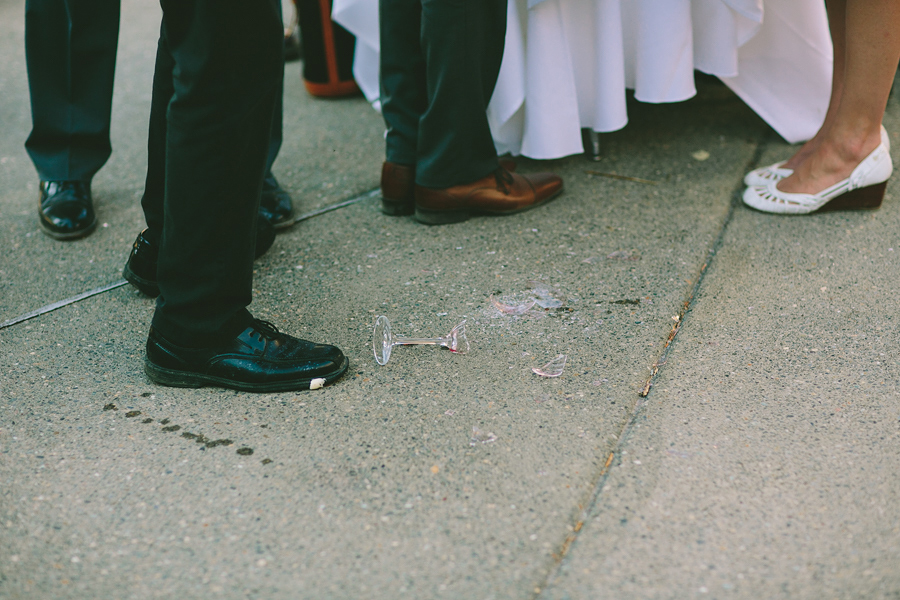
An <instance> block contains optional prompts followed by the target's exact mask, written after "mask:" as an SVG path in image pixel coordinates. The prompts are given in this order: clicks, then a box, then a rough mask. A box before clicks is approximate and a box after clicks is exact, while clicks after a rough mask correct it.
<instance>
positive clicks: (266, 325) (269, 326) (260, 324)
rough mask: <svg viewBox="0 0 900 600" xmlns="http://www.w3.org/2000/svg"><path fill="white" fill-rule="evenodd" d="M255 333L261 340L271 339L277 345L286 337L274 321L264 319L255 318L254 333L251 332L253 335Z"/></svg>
mask: <svg viewBox="0 0 900 600" xmlns="http://www.w3.org/2000/svg"><path fill="white" fill-rule="evenodd" d="M254 333H255V334H256V335H257V336H258V337H259V341H260V342H264V341H270V342H272V343H274V344H275V345H276V346H280V345H281V341H282V339H283V338H284V334H283V333H281V332H280V331H278V328H277V327H275V324H274V323H272V322H270V321H266V320H264V319H256V318H254V319H253V333H251V334H250V335H251V337H252V336H253V334H254Z"/></svg>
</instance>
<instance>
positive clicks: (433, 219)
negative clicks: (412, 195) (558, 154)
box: [415, 188, 563, 225]
mask: <svg viewBox="0 0 900 600" xmlns="http://www.w3.org/2000/svg"><path fill="white" fill-rule="evenodd" d="M562 193H563V188H560V189H559V190H557V191H556V192H554V193H553V194H551V195H550V196H547V197H546V198H544V199H543V200H542V201H540V202H537V203H535V204H532V205H530V206H526V207H524V208H518V209H516V210H503V211H499V210H497V211H493V210H466V209H464V210H428V209H427V208H421V207H418V206H417V207H416V210H415V218H416V221H418V222H419V223H424V224H425V225H449V224H451V223H462V222H463V221H468V220H469V219H471V218H472V217H473V216H479V215H484V216H491V217H503V216H506V215H515V214H518V213H521V212H525V211H526V210H531V209H532V208H537V207H538V206H544V205H545V204H547V203H548V202H550V201H551V200H553V199H554V198H556V197H557V196H559V195H560V194H562Z"/></svg>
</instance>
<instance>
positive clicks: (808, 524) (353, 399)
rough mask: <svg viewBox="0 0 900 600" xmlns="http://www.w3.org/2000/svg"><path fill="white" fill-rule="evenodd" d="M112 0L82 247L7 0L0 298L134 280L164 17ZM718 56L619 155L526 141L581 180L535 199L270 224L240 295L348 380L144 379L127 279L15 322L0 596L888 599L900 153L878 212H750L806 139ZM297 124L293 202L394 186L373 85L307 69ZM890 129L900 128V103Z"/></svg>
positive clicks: (897, 507) (529, 167)
mask: <svg viewBox="0 0 900 600" xmlns="http://www.w3.org/2000/svg"><path fill="white" fill-rule="evenodd" d="M123 4H124V7H123V17H122V22H123V31H122V35H121V39H120V50H119V61H118V67H117V69H118V71H117V81H116V95H115V100H114V123H113V136H114V139H113V146H114V151H113V156H112V159H111V160H110V161H109V163H108V164H107V166H106V167H105V168H104V169H103V170H102V171H101V172H100V173H99V174H98V176H97V177H96V179H95V180H94V192H95V196H96V208H97V211H98V214H99V218H100V221H101V223H102V226H101V227H99V228H98V230H97V231H96V232H95V233H94V234H93V235H92V236H90V237H89V238H87V239H84V240H81V241H77V242H69V243H62V242H57V241H54V240H51V239H50V238H48V237H46V236H44V235H42V234H41V233H40V232H39V230H38V227H37V219H36V214H35V213H36V210H35V209H36V206H35V205H36V198H37V178H36V175H35V173H34V170H33V168H32V166H31V164H30V161H29V159H28V157H27V155H26V153H25V151H24V149H23V147H22V144H23V142H24V140H25V138H26V136H27V134H28V131H29V129H30V112H29V103H28V93H27V82H26V77H25V66H24V56H23V12H24V2H23V1H22V0H0V50H2V55H3V57H4V60H3V61H0V123H2V127H0V321H4V320H6V319H9V318H13V317H15V316H17V315H20V314H22V313H26V312H28V311H30V310H33V309H35V308H38V307H40V306H43V305H46V304H49V303H51V302H54V301H57V300H60V299H63V298H67V297H70V296H74V295H76V294H78V293H81V292H84V291H85V290H89V289H91V288H95V287H98V286H102V285H105V284H108V283H111V282H114V281H116V280H117V279H118V278H119V277H120V270H121V267H122V264H123V262H124V260H125V258H126V257H127V252H128V249H129V245H130V243H131V241H132V240H133V239H134V236H135V235H136V234H137V232H138V231H139V230H140V228H141V227H142V226H143V218H142V215H141V212H140V207H139V198H140V195H141V192H142V185H143V177H144V168H145V159H146V154H145V149H144V148H145V138H146V129H147V114H148V104H149V97H150V85H151V73H152V64H153V53H154V49H155V33H156V31H157V26H158V20H159V14H158V7H156V6H154V5H153V3H141V2H137V1H136V0H126V1H125V2H124V3H123ZM701 83H702V85H701V86H700V93H699V94H698V96H697V97H696V98H695V99H692V100H690V101H688V102H684V103H680V104H672V105H663V106H651V105H641V104H637V103H632V105H631V106H630V115H631V123H630V124H629V125H628V127H626V128H625V129H624V130H622V131H620V132H617V133H614V134H608V135H604V136H603V153H602V158H601V160H600V161H599V162H589V161H587V160H586V159H585V158H584V157H578V156H576V157H570V158H568V159H565V160H559V161H551V162H549V163H546V164H544V163H537V162H534V161H529V160H527V159H522V160H520V161H519V162H520V170H521V171H524V172H528V171H535V170H548V169H552V170H555V171H558V172H559V173H560V174H562V175H563V176H564V178H565V181H566V192H565V193H564V194H563V195H562V196H560V197H559V198H558V199H556V200H554V201H553V202H552V203H550V204H548V205H546V206H544V207H541V208H538V209H535V210H533V211H530V212H526V213H522V214H519V215H516V216H511V217H506V218H490V219H488V218H479V219H472V220H470V221H468V222H466V223H461V224H457V225H451V226H444V227H435V228H429V227H425V226H422V225H419V224H417V223H415V222H414V221H412V220H411V219H409V218H390V217H386V216H384V215H382V214H381V213H380V212H379V207H378V200H377V198H370V199H365V200H363V201H361V202H359V203H357V204H354V205H352V206H348V207H346V208H342V209H340V210H337V211H334V212H331V213H328V214H325V215H322V216H319V217H316V218H315V219H311V220H309V221H306V222H304V223H300V224H298V225H296V226H295V227H293V228H292V229H290V230H288V231H287V232H285V233H283V234H280V235H279V236H278V239H277V241H276V243H275V246H274V247H273V249H272V250H271V251H270V252H269V253H268V254H267V255H266V256H265V257H263V258H262V259H260V260H259V261H258V263H257V270H256V280H255V292H254V303H253V305H252V309H253V310H254V312H255V314H257V315H258V316H260V317H262V318H266V319H268V320H271V321H273V322H275V323H276V324H277V325H278V326H279V327H280V328H282V329H283V330H285V331H288V332H289V333H293V334H296V335H299V336H301V337H307V338H311V339H315V340H319V341H328V342H331V343H335V344H337V345H339V346H340V347H342V348H343V349H344V350H345V351H346V353H347V354H348V356H349V357H350V361H351V369H350V371H349V372H348V374H347V376H346V377H345V378H344V379H343V380H341V381H340V382H338V383H337V384H336V385H334V386H331V387H329V388H326V389H323V390H318V391H315V392H302V393H296V394H293V393H284V394H267V395H253V394H246V393H236V392H233V391H224V390H217V389H199V390H182V389H172V388H164V387H159V386H155V385H152V384H151V383H150V382H149V381H148V380H147V379H146V377H145V375H144V374H143V371H142V357H143V344H144V339H145V336H146V332H147V328H148V323H149V319H150V316H151V313H152V310H153V301H151V300H149V299H147V298H145V297H142V296H141V295H139V294H138V293H137V292H136V291H134V290H133V289H131V288H130V287H121V288H118V289H114V290H112V291H109V292H106V293H104V294H101V295H99V296H96V297H93V298H90V299H87V300H84V301H82V302H79V303H77V304H73V305H71V306H67V307H65V308H61V309H59V310H56V311H54V312H51V313H49V314H46V315H43V316H40V317H38V318H35V319H32V320H29V321H27V322H24V323H20V324H18V325H15V326H12V327H8V328H5V329H3V330H2V331H0V598H2V599H3V600H7V599H17V600H18V599H29V600H30V599H40V600H45V599H57V598H60V599H63V598H66V599H68V598H72V599H96V598H115V599H119V598H122V599H126V598H127V599H132V598H135V599H143V598H225V599H231V598H235V599H238V598H256V599H294V598H416V599H420V598H421V599H428V598H465V599H472V600H476V599H477V600H488V599H498V600H499V599H531V598H540V599H546V600H550V599H553V600H563V599H566V600H568V599H593V598H598V599H601V598H616V599H621V598H694V597H697V598H748V599H751V598H752V599H756V598H810V599H830V598H900V502H898V497H900V479H898V475H897V474H898V470H900V449H898V432H900V398H898V393H897V390H898V377H900V372H898V351H897V335H898V331H897V329H898V322H897V321H896V320H895V317H896V316H897V310H896V309H897V299H896V298H897V287H898V279H900V261H898V258H900V239H898V235H897V232H898V231H900V227H898V225H900V223H898V222H900V198H898V195H900V193H898V192H900V188H898V185H900V183H898V181H900V180H898V179H897V178H895V179H894V180H892V181H891V182H890V184H889V186H888V194H887V198H886V200H885V204H884V206H883V207H882V208H881V209H880V210H878V211H875V212H860V213H835V214H824V215H816V216H810V217H793V218H791V217H777V216H771V215H766V214H762V213H757V212H753V211H751V210H748V209H746V208H744V207H743V206H742V205H740V203H739V201H738V196H737V193H738V192H739V190H740V181H741V178H742V176H743V174H744V173H745V172H746V171H747V170H748V169H750V168H752V167H754V166H757V165H760V164H768V163H769V162H773V161H775V160H778V159H780V158H784V157H786V156H788V155H789V154H790V153H791V152H792V148H791V147H789V146H788V145H786V144H785V143H783V142H782V141H780V140H779V138H777V136H775V135H774V134H773V133H772V132H771V130H770V129H769V128H768V127H767V126H766V125H765V124H764V123H763V122H762V121H761V120H760V119H759V118H757V117H756V116H755V115H754V114H753V113H752V112H751V111H750V110H749V109H748V108H747V107H746V106H745V105H743V104H742V103H741V102H740V101H739V100H737V99H736V98H735V97H734V96H733V95H731V93H730V92H728V91H727V89H726V88H724V87H723V86H720V85H715V84H713V83H710V82H708V81H706V80H703V81H701ZM285 123H286V127H285V136H286V137H285V145H284V148H283V150H282V153H281V156H280V158H279V162H278V163H277V164H276V169H275V170H276V175H277V176H278V177H279V179H280V180H281V182H282V183H283V184H284V185H285V186H286V187H287V188H288V189H289V190H290V191H291V192H292V193H293V195H294V198H295V200H296V204H297V208H298V210H299V212H306V211H310V210H314V209H316V208H320V207H323V206H327V205H329V204H333V203H335V202H338V201H341V200H344V199H347V198H352V197H355V196H358V195H360V194H363V193H365V192H368V191H370V190H372V189H374V188H376V187H377V185H378V175H379V170H380V163H381V160H382V156H383V149H382V139H383V138H382V134H383V125H382V122H381V119H380V117H379V115H378V114H377V113H375V111H373V110H372V109H371V108H370V107H369V106H368V105H367V104H366V103H365V102H364V101H363V100H361V99H351V100H339V101H321V100H315V99H311V98H310V97H308V96H307V95H306V93H305V92H304V90H303V87H302V85H301V82H300V77H299V66H298V65H297V63H293V64H289V65H288V67H287V77H286V93H285ZM885 125H886V127H887V129H888V131H889V132H891V138H892V140H893V141H894V142H895V147H896V148H900V139H898V137H897V134H898V133H900V103H898V99H897V98H893V99H892V100H891V102H890V106H889V109H888V114H887V116H886V119H885ZM898 152H900V150H897V151H895V152H894V155H895V156H900V155H898ZM704 153H705V154H704ZM704 155H708V159H705V160H699V159H698V158H697V157H699V158H703V156H704ZM588 171H597V172H604V173H615V174H619V175H627V176H632V177H638V178H642V179H646V180H652V181H655V182H657V184H656V185H651V184H646V183H640V182H636V181H628V180H619V179H614V178H608V177H603V176H599V175H593V174H591V173H588ZM535 290H537V292H536V291H535ZM538 292H539V293H538ZM540 294H543V295H544V298H545V299H555V300H558V301H559V304H560V306H558V307H553V308H546V309H545V308H541V307H534V308H532V309H531V310H529V311H528V312H526V313H525V314H522V315H509V314H504V313H501V312H500V311H499V310H497V309H496V308H495V307H494V306H493V305H492V303H491V300H490V297H491V295H493V296H494V298H495V299H498V300H500V301H502V302H506V303H510V304H517V303H521V302H524V301H526V300H528V299H529V298H533V297H537V296H540ZM546 303H547V302H545V304H546ZM379 314H384V315H386V316H388V317H389V318H390V319H391V322H392V323H393V327H394V330H395V331H396V332H397V333H399V334H406V335H416V336H432V335H440V334H443V333H445V332H446V331H448V330H449V329H450V328H451V327H453V326H454V325H456V324H457V323H458V322H460V321H461V320H463V319H466V320H467V327H468V332H469V338H470V340H471V342H472V349H471V352H470V353H469V354H466V355H455V354H452V353H449V352H446V351H443V350H440V349H436V348H432V347H400V348H396V349H395V353H394V356H393V357H392V359H391V362H390V363H389V364H388V365H387V366H384V367H379V366H378V365H376V364H375V361H374V360H373V356H372V351H371V328H372V325H373V322H374V318H375V316H376V315H379ZM673 331H677V336H675V337H674V339H673V340H672V341H671V343H669V341H670V339H671V335H672V333H673ZM558 354H566V355H568V362H567V364H566V368H565V371H564V372H563V374H562V376H561V377H558V378H553V379H544V378H540V377H538V376H537V375H535V374H534V373H532V371H531V369H532V367H539V366H541V365H542V364H543V363H545V362H546V361H549V360H550V359H552V358H553V357H555V356H557V355H558ZM654 372H655V373H656V374H655V377H654V378H653V380H652V384H653V385H652V387H650V388H649V393H648V394H646V396H642V395H640V394H639V392H641V391H642V390H646V389H647V388H646V385H647V382H648V381H649V377H650V375H651V373H654Z"/></svg>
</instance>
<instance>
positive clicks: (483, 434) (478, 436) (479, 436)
mask: <svg viewBox="0 0 900 600" xmlns="http://www.w3.org/2000/svg"><path fill="white" fill-rule="evenodd" d="M496 441H497V436H496V435H494V434H493V433H491V432H490V431H483V430H481V429H479V428H478V427H477V426H474V425H473V426H472V439H470V440H469V445H470V446H477V445H478V444H490V443H491V442H496Z"/></svg>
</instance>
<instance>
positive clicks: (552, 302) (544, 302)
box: [534, 296, 563, 308]
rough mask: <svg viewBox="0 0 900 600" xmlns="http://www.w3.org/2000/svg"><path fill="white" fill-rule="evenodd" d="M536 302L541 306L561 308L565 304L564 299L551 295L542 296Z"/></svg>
mask: <svg viewBox="0 0 900 600" xmlns="http://www.w3.org/2000/svg"><path fill="white" fill-rule="evenodd" d="M534 302H535V304H537V305H538V306H540V307H541V308H559V307H560V306H562V305H563V303H562V300H557V299H556V298H553V297H551V296H546V297H540V298H538V299H537V300H535V301H534Z"/></svg>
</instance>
